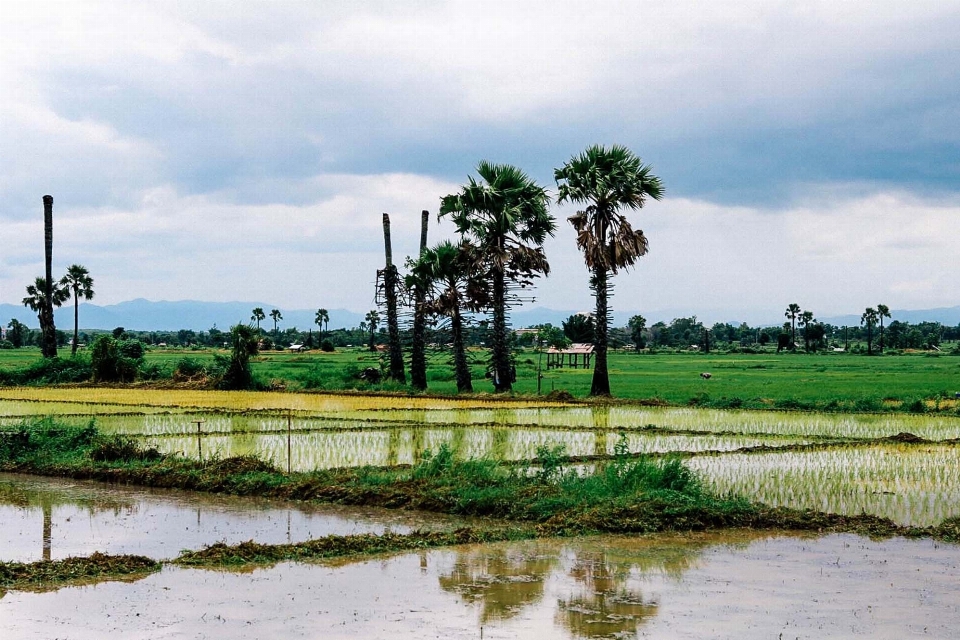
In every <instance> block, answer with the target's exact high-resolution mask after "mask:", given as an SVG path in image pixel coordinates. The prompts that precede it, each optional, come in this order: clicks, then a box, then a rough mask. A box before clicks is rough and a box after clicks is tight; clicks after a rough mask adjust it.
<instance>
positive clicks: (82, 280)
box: [60, 264, 93, 355]
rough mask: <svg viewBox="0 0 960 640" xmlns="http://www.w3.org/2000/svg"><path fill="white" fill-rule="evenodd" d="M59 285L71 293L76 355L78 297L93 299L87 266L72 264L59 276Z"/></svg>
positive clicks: (78, 323) (75, 350)
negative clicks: (64, 273)
mask: <svg viewBox="0 0 960 640" xmlns="http://www.w3.org/2000/svg"><path fill="white" fill-rule="evenodd" d="M60 286H61V287H63V288H64V289H66V291H67V295H71V294H72V295H73V350H72V351H71V353H72V354H73V355H76V353H77V342H78V341H79V336H80V298H83V299H84V300H93V278H91V277H90V272H89V271H87V268H86V267H84V266H81V265H79V264H72V265H70V268H68V269H67V274H66V275H65V276H63V277H62V278H60Z"/></svg>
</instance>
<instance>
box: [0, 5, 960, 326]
mask: <svg viewBox="0 0 960 640" xmlns="http://www.w3.org/2000/svg"><path fill="white" fill-rule="evenodd" d="M958 34H960V2H950V1H948V2H944V1H943V0H940V1H937V2H924V1H922V0H912V1H911V2H902V1H900V0H889V1H887V2H884V1H878V0H873V1H870V2H857V1H855V0H844V1H843V2H836V0H832V1H830V2H817V1H814V0H803V1H797V2H793V1H782V2H776V1H773V0H764V1H763V2H743V1H740V2H721V1H713V2H709V3H704V2H690V3H684V2H678V1H676V0H668V1H664V2H652V1H650V2H625V1H624V2H597V1H594V2H584V1H583V0H579V1H577V2H560V1H557V0H551V1H546V2H505V1H504V2H496V1H490V0H488V1H487V2H482V3H481V2H395V1H394V2H356V1H344V2H333V1H324V2H287V3H284V2H262V3H254V2H250V1H245V2H212V1H210V0H192V1H189V2H187V1H181V2H176V1H163V2H156V3H150V2H136V3H131V2H103V3H99V2H94V1H90V0H84V1H83V2H76V1H73V0H68V1H64V2H43V1H38V0H30V1H26V2H20V1H18V0H4V1H3V2H2V3H0V247H2V251H0V301H2V302H19V300H20V298H22V297H23V295H24V293H23V288H24V286H25V285H26V284H27V283H28V282H30V281H31V280H32V279H33V278H34V276H36V275H39V274H41V273H42V269H43V224H42V204H41V196H43V195H44V194H48V193H49V194H52V195H53V196H54V199H55V208H54V218H55V222H54V238H55V244H54V269H55V271H56V272H62V271H64V270H65V269H66V267H67V266H68V265H69V264H72V263H81V264H83V265H85V266H87V267H88V268H89V270H90V272H91V273H92V275H93V276H94V278H95V279H96V291H97V296H96V299H95V302H98V303H100V304H110V303H115V302H120V301H123V300H128V299H132V298H138V297H143V298H148V299H152V300H161V299H166V300H179V299H198V300H213V301H231V300H263V301H266V302H269V303H271V304H276V305H278V306H280V307H281V308H288V309H289V308H316V307H320V306H323V307H327V308H339V307H343V308H348V309H351V310H354V311H365V310H367V309H369V308H371V307H372V305H373V278H374V272H375V269H376V267H377V266H378V265H380V264H381V263H382V260H383V245H382V236H381V232H380V214H381V213H382V212H389V213H390V214H391V217H392V220H393V223H394V233H393V237H394V244H395V247H394V252H395V254H399V255H400V256H404V255H408V254H411V253H412V252H413V251H414V250H415V249H416V243H417V241H418V231H417V229H418V225H419V213H420V211H421V209H428V210H430V211H431V212H432V213H434V214H435V213H436V211H437V207H438V204H439V199H440V197H441V196H443V195H445V194H447V193H451V192H453V191H455V190H456V189H457V188H458V185H460V184H462V183H463V182H464V181H465V180H466V178H467V176H468V175H470V174H471V173H472V172H473V170H474V167H475V166H476V164H477V162H478V161H479V160H481V159H487V160H491V161H495V162H503V163H511V164H516V165H518V166H520V167H521V168H523V169H524V170H526V171H527V172H528V173H529V174H531V175H532V176H533V177H535V178H536V179H537V180H539V181H540V182H541V183H542V184H543V185H545V186H547V187H549V188H550V189H551V190H555V186H556V185H555V183H554V182H553V169H554V168H555V167H557V166H559V165H560V164H562V163H563V162H564V161H566V160H567V159H568V158H569V157H570V156H572V155H573V154H575V153H577V152H579V151H581V150H582V149H583V148H584V147H586V146H587V145H589V144H593V143H604V144H611V143H620V144H624V145H627V146H629V147H630V148H631V149H633V150H634V151H635V152H636V153H637V154H638V155H640V156H641V157H642V158H643V160H644V161H645V162H648V163H650V164H651V165H653V167H654V172H655V173H656V174H657V175H659V176H660V177H661V178H662V180H663V183H664V185H665V187H666V193H667V196H666V198H665V199H664V200H663V201H661V202H650V203H649V204H648V206H646V207H645V208H644V209H643V210H642V211H640V212H638V213H636V214H631V215H633V219H634V222H635V225H636V226H638V227H640V228H642V229H643V230H644V231H645V233H646V234H647V236H648V238H649V240H650V254H649V255H648V256H646V257H644V258H643V259H642V260H641V264H640V265H639V266H638V267H637V268H635V269H634V270H632V271H631V272H629V273H627V274H623V275H619V276H618V277H617V278H616V279H615V286H616V292H615V293H616V296H615V298H614V299H613V304H614V306H615V308H617V309H621V310H623V309H629V310H638V311H641V312H645V313H646V314H649V315H650V316H656V315H657V313H658V312H660V313H674V312H675V313H678V314H679V313H696V314H698V315H699V316H700V317H701V318H704V319H708V320H719V319H722V320H732V319H747V320H758V319H764V318H772V320H773V321H776V318H777V317H778V316H779V315H780V314H782V312H783V309H784V308H785V307H786V305H787V304H788V303H790V302H797V303H799V304H800V305H801V306H802V307H804V308H808V309H811V310H813V311H814V312H815V313H816V314H817V315H818V316H829V315H834V314H840V313H848V312H855V311H861V310H862V309H863V308H864V307H865V306H868V305H875V304H877V303H885V304H887V305H888V306H890V307H891V308H895V309H896V308H914V309H916V308H928V307H937V306H952V305H956V304H960V259H958V256H960V37H958ZM553 212H554V215H555V216H556V217H557V219H558V221H559V230H558V233H557V235H556V237H555V238H554V239H552V240H550V241H549V242H548V244H547V246H546V251H547V255H548V258H549V260H550V263H551V265H552V267H553V272H552V274H551V276H550V277H549V278H548V279H546V280H543V281H541V282H540V283H539V285H538V287H537V290H536V296H537V300H536V305H538V306H548V307H552V308H556V309H588V308H590V307H591V306H592V300H591V297H590V293H589V290H588V288H587V273H586V270H585V268H584V267H583V264H582V258H581V256H580V255H579V254H578V252H577V249H576V245H575V241H574V235H573V232H572V230H571V228H570V225H569V224H568V223H567V222H566V217H567V216H568V215H570V214H571V213H572V210H570V209H569V208H568V207H562V208H560V207H554V209H553ZM432 222H433V223H435V222H436V218H435V217H434V218H432ZM450 233H451V229H450V223H449V222H441V223H440V225H439V226H436V224H434V227H433V229H432V238H431V239H432V240H433V239H437V238H439V237H445V236H449V235H450Z"/></svg>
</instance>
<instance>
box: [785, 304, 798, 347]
mask: <svg viewBox="0 0 960 640" xmlns="http://www.w3.org/2000/svg"><path fill="white" fill-rule="evenodd" d="M783 316H784V317H785V318H788V319H789V320H790V333H791V337H790V339H791V341H792V342H791V344H792V345H794V344H797V318H799V317H800V305H798V304H797V303H796V302H791V303H790V304H789V305H788V306H787V310H786V311H785V312H784V314H783ZM792 348H793V347H792V346H791V349H792Z"/></svg>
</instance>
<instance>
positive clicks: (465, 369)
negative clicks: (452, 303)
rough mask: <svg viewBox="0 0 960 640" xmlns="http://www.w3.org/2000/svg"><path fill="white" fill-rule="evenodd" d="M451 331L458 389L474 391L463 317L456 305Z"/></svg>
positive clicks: (468, 391) (463, 391)
mask: <svg viewBox="0 0 960 640" xmlns="http://www.w3.org/2000/svg"><path fill="white" fill-rule="evenodd" d="M450 333H451V334H453V335H452V338H453V369H454V372H455V375H456V378H457V391H458V392H460V393H472V392H473V381H472V380H471V379H470V367H469V365H467V353H466V350H465V349H464V346H463V319H462V318H461V317H460V309H459V307H454V309H453V315H452V316H451V317H450Z"/></svg>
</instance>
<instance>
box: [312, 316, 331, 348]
mask: <svg viewBox="0 0 960 640" xmlns="http://www.w3.org/2000/svg"><path fill="white" fill-rule="evenodd" d="M324 322H326V323H327V326H328V327H329V326H330V314H329V313H327V310H326V309H317V316H316V317H315V318H314V319H313V323H314V324H315V325H317V326H318V327H320V343H321V344H323V323H324Z"/></svg>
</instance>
